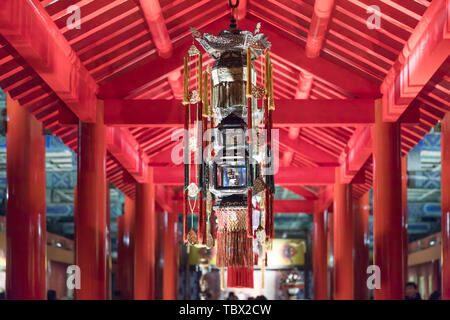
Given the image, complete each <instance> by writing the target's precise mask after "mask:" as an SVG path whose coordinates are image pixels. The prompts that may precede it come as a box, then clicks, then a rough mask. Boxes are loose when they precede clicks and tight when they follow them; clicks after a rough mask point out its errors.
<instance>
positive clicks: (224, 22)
mask: <svg viewBox="0 0 450 320" xmlns="http://www.w3.org/2000/svg"><path fill="white" fill-rule="evenodd" d="M228 25H229V19H228V17H226V18H221V19H219V20H216V21H215V22H214V23H211V24H209V25H207V26H205V27H203V28H201V29H200V31H206V32H208V33H211V34H218V33H219V32H220V31H221V30H223V29H226V28H227V26H228ZM255 26H256V22H253V21H250V20H249V19H245V20H242V21H240V22H239V28H241V29H247V30H254V29H255ZM261 31H262V32H264V33H265V34H266V35H268V36H269V40H270V41H271V43H273V44H274V45H273V48H272V52H273V53H274V54H275V55H276V56H278V57H280V58H282V59H283V61H285V62H287V63H288V64H289V65H292V66H294V67H295V69H297V70H300V69H301V70H306V71H307V72H310V73H312V74H313V75H314V76H315V77H317V78H320V79H321V80H322V81H324V82H326V83H328V84H329V85H330V86H331V87H333V88H336V89H337V90H338V91H342V89H343V90H345V92H347V93H349V94H351V95H353V96H355V97H357V98H376V97H379V96H380V91H379V86H378V85H377V84H376V83H373V82H371V81H369V80H367V79H365V78H362V77H360V76H358V75H357V74H355V73H354V72H351V71H350V70H347V69H346V68H344V67H341V66H338V65H336V64H334V63H332V62H329V61H328V60H326V59H323V58H321V57H318V58H317V59H314V60H311V59H309V58H307V57H306V53H305V49H304V47H303V46H301V45H300V44H295V43H294V42H292V41H290V40H289V39H288V38H285V37H283V36H280V34H279V30H277V29H276V28H274V27H271V26H270V25H268V24H265V25H264V26H263V29H262V30H261ZM191 45H192V41H191V40H190V39H186V40H185V41H184V42H183V43H181V44H179V45H178V46H176V47H175V48H174V49H173V54H172V57H171V59H159V58H155V57H152V58H149V59H148V62H147V63H146V64H143V65H141V66H139V68H136V69H134V70H131V71H129V72H127V73H126V74H123V75H121V76H119V77H118V78H116V79H114V80H112V81H110V82H108V83H105V84H103V85H101V86H100V89H99V97H100V98H101V99H116V98H126V97H133V96H134V97H135V96H138V95H139V94H142V93H145V92H146V90H147V88H148V84H149V83H150V82H152V81H154V80H157V79H161V78H162V77H165V76H167V74H168V73H170V72H172V71H173V70H175V69H177V70H181V69H182V67H183V66H182V64H183V57H184V55H185V54H186V52H187V51H188V50H189V47H190V46H191ZM155 66H158V67H157V68H155ZM340 88H342V89H340Z"/></svg>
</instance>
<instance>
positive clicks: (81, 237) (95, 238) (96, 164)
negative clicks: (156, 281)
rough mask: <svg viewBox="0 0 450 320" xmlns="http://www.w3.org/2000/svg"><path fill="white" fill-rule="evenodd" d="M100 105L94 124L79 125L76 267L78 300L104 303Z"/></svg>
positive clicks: (103, 158)
mask: <svg viewBox="0 0 450 320" xmlns="http://www.w3.org/2000/svg"><path fill="white" fill-rule="evenodd" d="M105 128H106V127H105V125H104V124H103V102H101V101H98V102H97V122H96V123H82V122H80V124H79V128H78V130H79V135H78V186H77V198H78V199H77V212H76V215H77V217H76V219H75V222H76V225H75V246H76V252H75V257H76V264H77V265H78V266H79V267H80V272H81V288H80V289H78V290H76V291H75V297H76V299H78V300H86V299H88V300H104V299H106V298H107V295H106V281H107V279H106V277H107V276H106V266H107V264H106V263H107V262H106V239H107V237H106V170H105V167H106V144H105V137H106V130H105Z"/></svg>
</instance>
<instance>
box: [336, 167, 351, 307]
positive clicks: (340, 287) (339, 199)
mask: <svg viewBox="0 0 450 320" xmlns="http://www.w3.org/2000/svg"><path fill="white" fill-rule="evenodd" d="M351 193H352V192H351V185H350V184H344V183H341V175H340V168H336V174H335V183H334V203H333V206H334V210H333V216H334V223H333V228H334V235H333V237H334V241H333V243H334V299H335V300H352V299H354V292H353V274H354V267H353V221H352V220H353V210H352V209H353V208H352V201H351Z"/></svg>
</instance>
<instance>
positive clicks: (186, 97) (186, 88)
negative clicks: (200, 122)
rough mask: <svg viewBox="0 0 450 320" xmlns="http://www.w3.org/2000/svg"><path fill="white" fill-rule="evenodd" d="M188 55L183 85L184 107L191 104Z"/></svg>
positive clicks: (185, 60)
mask: <svg viewBox="0 0 450 320" xmlns="http://www.w3.org/2000/svg"><path fill="white" fill-rule="evenodd" d="M188 72H189V70H188V54H186V55H185V56H184V70H183V76H184V83H183V101H182V103H183V104H184V105H187V104H189V74H188Z"/></svg>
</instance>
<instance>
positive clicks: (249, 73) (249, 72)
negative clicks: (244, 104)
mask: <svg viewBox="0 0 450 320" xmlns="http://www.w3.org/2000/svg"><path fill="white" fill-rule="evenodd" d="M246 95H247V98H251V97H252V52H251V51H250V48H247V92H246Z"/></svg>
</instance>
